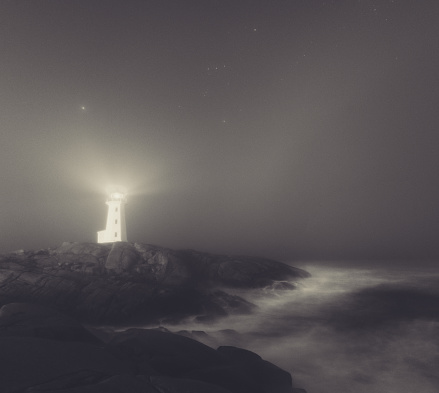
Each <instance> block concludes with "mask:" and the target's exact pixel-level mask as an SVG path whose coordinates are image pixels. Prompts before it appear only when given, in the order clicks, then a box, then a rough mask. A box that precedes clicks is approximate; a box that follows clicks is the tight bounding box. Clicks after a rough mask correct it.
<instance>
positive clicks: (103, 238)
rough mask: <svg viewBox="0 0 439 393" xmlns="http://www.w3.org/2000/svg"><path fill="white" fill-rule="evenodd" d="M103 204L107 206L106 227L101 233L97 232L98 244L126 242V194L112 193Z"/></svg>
mask: <svg viewBox="0 0 439 393" xmlns="http://www.w3.org/2000/svg"><path fill="white" fill-rule="evenodd" d="M105 203H106V204H107V206H108V213H107V226H106V227H105V229H104V230H103V231H99V232H98V243H112V242H126V241H127V228H126V221H125V205H126V203H127V198H126V194H125V193H122V192H113V193H111V194H110V196H109V198H108V199H107V201H106V202H105Z"/></svg>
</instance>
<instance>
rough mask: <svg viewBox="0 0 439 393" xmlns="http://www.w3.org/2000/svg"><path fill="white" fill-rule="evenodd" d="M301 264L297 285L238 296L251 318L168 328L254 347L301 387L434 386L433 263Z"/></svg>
mask: <svg viewBox="0 0 439 393" xmlns="http://www.w3.org/2000/svg"><path fill="white" fill-rule="evenodd" d="M294 265H295V266H297V263H295V264H294ZM299 267H302V268H303V269H305V270H307V271H309V272H310V273H311V274H312V277H311V278H309V279H305V280H302V281H300V283H299V284H298V289H297V290H274V289H269V288H266V289H264V290H254V291H251V292H249V291H240V292H236V294H238V295H240V296H242V297H244V298H246V299H247V300H249V301H251V302H253V303H255V304H256V305H257V306H258V309H257V311H256V312H255V313H253V314H252V315H232V316H230V317H228V318H226V319H223V320H221V321H220V322H218V323H215V324H209V325H207V324H200V323H197V324H195V323H190V322H188V323H186V324H181V325H179V326H177V327H176V326H170V327H168V328H169V329H170V330H171V331H178V330H182V329H184V330H188V331H195V332H194V333H193V337H194V338H197V339H199V340H200V341H202V342H204V343H206V344H208V345H211V346H213V347H216V346H219V345H235V346H239V347H242V348H247V349H249V350H252V351H254V352H256V353H258V354H259V355H261V356H262V357H263V358H264V359H266V360H269V361H271V362H273V363H274V364H276V365H278V366H279V367H281V368H283V369H285V370H288V371H289V372H291V374H292V375H293V378H294V381H295V385H296V386H299V387H303V388H305V389H306V390H307V391H308V393H330V392H356V393H366V392H367V393H382V392H390V393H392V392H398V393H409V392H410V393H412V392H413V391H419V392H423V393H436V392H438V391H439V371H438V370H439V291H438V288H439V269H435V268H432V267H426V268H420V267H418V268H408V267H406V266H402V267H399V268H398V267H394V268H383V267H380V266H377V267H374V268H371V269H367V268H364V267H363V268H352V267H340V266H338V267H337V266H335V267H331V266H329V265H327V264H326V265H325V264H324V263H320V264H318V263H314V264H307V265H301V266H299ZM197 331H204V332H206V333H207V336H206V335H204V334H202V333H200V332H197Z"/></svg>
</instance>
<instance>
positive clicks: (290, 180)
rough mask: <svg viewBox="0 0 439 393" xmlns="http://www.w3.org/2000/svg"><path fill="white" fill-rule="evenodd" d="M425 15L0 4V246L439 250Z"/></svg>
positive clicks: (369, 7)
mask: <svg viewBox="0 0 439 393" xmlns="http://www.w3.org/2000/svg"><path fill="white" fill-rule="evenodd" d="M438 11H439V5H438V3H437V2H436V1H432V0H431V1H426V0H424V1H417V2H413V1H384V0H383V1H372V0H363V1H336V2H330V1H259V0H258V1H247V0H243V1H215V0H212V1H184V2H182V1H147V2H144V1H137V0H132V1H124V2H121V1H105V2H102V1H97V0H77V1H75V2H69V1H55V0H53V1H50V0H49V1H26V0H19V1H3V2H2V3H1V4H0V49H1V52H0V53H1V54H0V59H1V62H0V146H1V147H0V148H1V155H0V174H1V182H2V187H1V189H0V197H1V201H2V207H1V209H0V220H1V222H2V223H3V224H2V225H1V236H0V250H1V251H2V252H7V251H12V250H14V249H19V248H26V249H30V248H36V249H38V248H43V247H50V246H56V245H58V244H60V243H61V242H63V241H96V232H97V231H98V230H100V229H102V228H103V226H104V223H105V215H106V206H105V204H104V201H105V198H106V190H107V189H108V187H111V185H123V186H125V187H126V188H127V191H128V205H127V232H128V240H129V241H140V242H146V243H152V244H160V245H163V246H167V247H174V248H195V249H200V250H205V251H210V252H220V253H230V254H232V253H237V254H252V255H260V256H267V257H272V258H280V259H285V260H292V259H295V258H305V259H312V258H323V259H338V258H351V259H352V258H396V259H398V258H401V259H417V258H434V257H437V256H438V255H439V243H438V242H437V240H436V239H437V236H438V233H439V211H438V209H437V201H438V200H439V182H438V179H437V168H438V164H439V155H438V154H437V151H438V142H439V137H438V130H437V125H438V120H439V112H438V111H437V108H436V107H437V102H439V89H438V88H437V87H438V77H437V70H438V66H439V53H438V45H437V37H438V34H439V31H438V23H437V20H438V17H439V12H438Z"/></svg>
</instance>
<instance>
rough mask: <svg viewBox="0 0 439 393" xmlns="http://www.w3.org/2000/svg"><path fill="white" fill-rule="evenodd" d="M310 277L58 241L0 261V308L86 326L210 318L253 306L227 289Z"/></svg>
mask: <svg viewBox="0 0 439 393" xmlns="http://www.w3.org/2000/svg"><path fill="white" fill-rule="evenodd" d="M308 276H309V274H308V273H307V272H305V271H303V270H301V269H297V268H294V267H291V266H288V265H286V264H283V263H281V262H277V261H273V260H270V259H264V258H254V257H245V256H226V255H214V254H207V253H202V252H197V251H194V250H172V249H168V248H164V247H159V246H153V245H149V244H143V243H128V242H117V243H112V244H96V243H67V242H65V243H63V244H62V245H61V246H60V247H57V248H54V249H43V250H39V251H24V250H20V251H17V252H15V253H10V254H5V255H2V256H0V306H1V305H5V304H8V303H13V302H31V303H36V304H40V305H45V306H49V307H52V308H54V309H56V310H58V311H61V312H63V313H64V314H66V315H69V316H71V317H73V318H75V319H77V320H78V321H80V322H83V323H87V324H96V325H102V324H111V325H122V326H128V325H131V326H133V325H137V324H162V323H166V324H170V323H174V322H175V323H177V322H179V321H181V320H184V319H185V318H194V319H196V320H200V321H203V322H208V321H214V320H216V319H218V318H221V317H224V316H226V315H229V314H233V313H250V312H251V311H252V309H253V308H254V307H255V306H254V305H253V304H251V303H250V302H248V301H247V300H245V299H243V298H242V297H239V296H236V295H233V294H231V293H229V292H228V291H227V290H228V289H230V288H240V289H245V288H262V287H269V286H276V287H277V288H279V287H280V288H284V289H286V290H288V289H294V286H295V282H296V281H298V280H300V279H302V278H305V277H308Z"/></svg>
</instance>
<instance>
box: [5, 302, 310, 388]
mask: <svg viewBox="0 0 439 393" xmlns="http://www.w3.org/2000/svg"><path fill="white" fill-rule="evenodd" d="M19 321H25V327H26V328H25V329H24V330H23V328H22V326H21V323H20V322H19ZM41 326H45V328H46V329H47V331H52V332H56V331H58V330H59V328H60V326H61V327H66V326H70V327H72V328H73V330H71V331H70V334H68V335H67V336H64V335H62V334H61V335H59V334H58V335H56V337H55V338H53V339H50V338H47V337H46V334H45V333H44V334H43V336H44V337H42V336H40V335H39V333H38V332H39V328H40V327H41ZM33 328H35V332H36V333H35V334H33V333H32V331H33ZM5 331H7V337H0V367H1V372H0V390H1V392H2V393H18V392H19V393H32V392H40V393H44V392H47V393H49V392H50V393H104V392H105V393H108V392H115V393H116V392H124V393H125V392H127V393H157V392H161V393H187V392H192V393H296V392H304V391H303V390H301V389H298V388H293V383H292V379H291V375H290V374H289V373H287V372H286V371H283V370H281V369H280V368H278V367H276V366H275V365H273V364H272V363H269V362H267V361H265V360H263V359H262V358H261V357H260V356H258V355H257V354H255V353H253V352H250V351H247V350H244V349H240V348H236V347H220V348H218V349H217V350H214V349H213V348H210V347H208V346H206V345H204V344H201V343H199V342H197V341H194V340H192V339H189V338H187V337H183V336H179V335H175V334H172V333H169V332H166V331H161V330H157V329H155V330H146V329H130V330H127V331H125V332H122V333H115V335H114V336H113V338H112V339H111V340H110V341H109V342H108V343H106V344H105V343H104V342H101V341H100V340H98V339H97V338H95V339H93V340H89V337H88V336H87V335H84V331H85V329H84V328H82V327H81V326H80V324H79V323H78V322H75V321H73V320H72V319H71V318H70V317H65V316H63V315H61V314H59V313H58V312H56V311H52V310H50V309H48V308H42V307H38V306H37V307H33V305H29V304H9V305H7V306H4V307H2V309H1V310H0V333H1V332H5ZM24 331H26V332H27V334H26V335H24ZM75 332H76V336H75ZM73 341H74V342H73ZM305 393H306V392H305Z"/></svg>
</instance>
